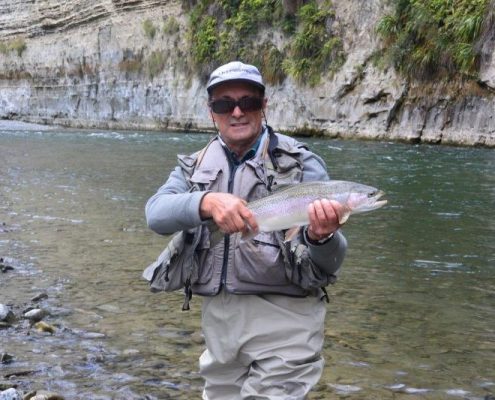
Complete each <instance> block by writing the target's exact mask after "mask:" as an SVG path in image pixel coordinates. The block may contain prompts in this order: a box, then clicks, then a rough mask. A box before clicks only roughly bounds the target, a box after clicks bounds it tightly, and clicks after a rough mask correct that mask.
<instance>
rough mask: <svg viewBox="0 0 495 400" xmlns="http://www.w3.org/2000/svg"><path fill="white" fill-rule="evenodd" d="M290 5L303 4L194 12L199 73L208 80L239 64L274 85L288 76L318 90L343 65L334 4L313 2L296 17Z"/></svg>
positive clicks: (274, 2) (229, 3) (256, 2)
mask: <svg viewBox="0 0 495 400" xmlns="http://www.w3.org/2000/svg"><path fill="white" fill-rule="evenodd" d="M288 3H293V5H294V4H298V3H302V2H301V1H296V0H293V1H292V2H290V1H289V2H285V3H284V2H281V1H280V0H221V1H212V0H199V1H198V2H197V3H196V4H195V5H194V7H192V8H191V9H190V11H189V33H188V35H189V39H190V40H189V42H190V43H191V55H192V62H193V65H194V66H195V69H196V71H198V72H199V73H200V75H202V76H203V77H206V76H207V74H208V72H210V71H211V70H212V69H213V68H215V67H216V66H218V65H220V64H222V63H225V62H228V61H231V60H236V59H240V60H243V61H244V62H248V63H252V64H255V65H257V66H258V67H260V69H261V70H262V73H263V74H264V75H265V77H266V80H267V82H269V83H281V82H283V80H284V79H285V78H286V77H287V75H289V76H291V77H293V78H294V79H295V80H296V81H298V82H299V83H302V84H308V85H310V86H314V85H316V84H317V83H318V82H319V80H320V78H321V76H322V75H323V74H325V73H327V72H331V71H333V70H335V69H336V68H338V67H339V66H340V65H341V64H342V62H343V60H344V53H343V46H342V41H341V39H340V38H339V37H338V35H336V34H335V33H334V32H333V30H332V29H331V26H332V23H331V22H332V20H333V18H334V12H333V10H332V3H331V2H330V1H325V2H323V3H321V4H320V3H319V2H316V1H314V0H312V1H309V2H307V3H305V4H304V5H300V6H299V7H297V6H296V7H295V8H294V10H293V11H289V10H288V9H287V8H284V7H286V6H287V4H288ZM284 4H285V6H284ZM281 38H283V39H284V40H280V39H281ZM285 42H288V43H289V44H288V45H286V46H285V47H281V44H280V43H285Z"/></svg>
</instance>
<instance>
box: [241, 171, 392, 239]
mask: <svg viewBox="0 0 495 400" xmlns="http://www.w3.org/2000/svg"><path fill="white" fill-rule="evenodd" d="M383 195H384V193H383V192H382V191H381V190H378V189H376V188H374V187H371V186H366V185H362V184H360V183H355V182H348V181H332V180H331V181H325V182H305V183H299V184H295V185H288V186H284V187H282V188H280V189H277V190H276V191H274V192H273V193H272V194H270V195H268V196H266V197H263V198H261V199H258V200H254V201H251V202H249V203H248V204H247V207H248V208H249V209H250V210H251V212H252V213H253V214H254V217H255V218H256V222H257V223H258V226H259V231H260V232H271V231H278V230H282V229H289V228H293V227H297V226H303V225H307V224H308V223H309V216H308V206H309V205H310V204H311V203H312V202H314V201H315V200H322V199H328V200H335V201H337V202H339V203H340V204H341V205H342V206H343V213H342V214H341V215H339V222H340V223H341V224H343V223H344V222H346V221H347V219H348V218H349V216H350V215H352V214H358V213H364V212H367V211H372V210H376V209H377V208H380V207H383V206H384V205H385V204H387V200H379V199H380V198H381V197H382V196H383Z"/></svg>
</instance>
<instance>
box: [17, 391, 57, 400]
mask: <svg viewBox="0 0 495 400" xmlns="http://www.w3.org/2000/svg"><path fill="white" fill-rule="evenodd" d="M24 400H65V398H64V397H63V396H61V395H59V394H58V393H53V392H48V391H45V390H37V391H36V392H35V395H34V396H32V397H29V399H24Z"/></svg>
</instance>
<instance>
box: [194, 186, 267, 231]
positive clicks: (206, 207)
mask: <svg viewBox="0 0 495 400" xmlns="http://www.w3.org/2000/svg"><path fill="white" fill-rule="evenodd" d="M246 204H247V203H246V201H245V200H243V199H241V198H239V197H237V196H234V195H232V194H229V193H217V192H210V193H207V194H206V195H205V196H204V197H203V199H202V201H201V204H200V214H201V217H202V218H203V219H207V218H212V219H213V221H214V222H215V224H216V225H217V226H218V228H219V229H220V230H221V231H223V232H225V233H229V234H230V233H235V232H245V231H247V230H248V229H249V228H248V226H247V225H246V224H249V227H253V226H254V227H255V228H256V229H257V227H258V226H257V224H256V220H255V219H254V217H253V215H252V213H251V211H250V210H249V209H248V208H247V207H246Z"/></svg>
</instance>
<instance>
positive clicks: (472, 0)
mask: <svg viewBox="0 0 495 400" xmlns="http://www.w3.org/2000/svg"><path fill="white" fill-rule="evenodd" d="M391 2H392V7H393V12H392V13H391V14H389V15H386V16H384V17H383V18H382V19H381V20H380V22H379V24H378V26H377V31H378V33H379V34H380V35H381V36H382V37H383V38H384V50H383V56H384V60H385V61H386V62H387V63H389V64H392V65H393V66H394V67H395V68H396V69H397V70H398V71H399V72H401V73H402V74H404V75H405V76H407V77H409V78H412V79H420V80H428V79H435V78H439V77H445V78H451V77H454V76H467V77H476V75H477V72H478V68H479V57H480V54H479V48H480V46H478V41H479V40H480V35H481V32H482V30H483V25H484V21H485V17H486V16H487V13H488V11H489V10H488V3H489V0H391Z"/></svg>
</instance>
